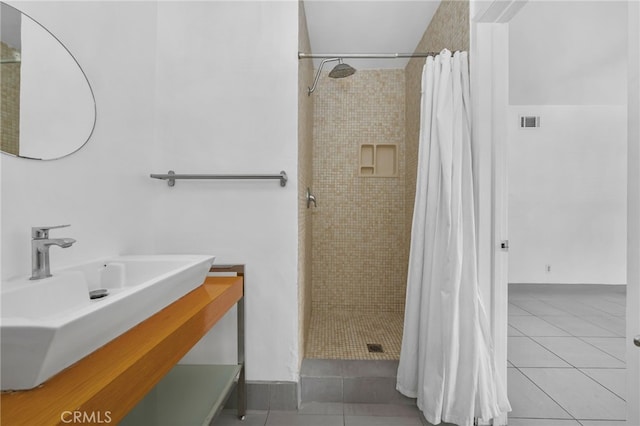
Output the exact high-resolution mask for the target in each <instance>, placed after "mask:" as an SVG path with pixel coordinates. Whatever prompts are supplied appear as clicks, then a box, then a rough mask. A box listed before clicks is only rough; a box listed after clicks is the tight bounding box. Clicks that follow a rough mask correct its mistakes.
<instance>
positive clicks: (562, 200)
mask: <svg viewBox="0 0 640 426" xmlns="http://www.w3.org/2000/svg"><path fill="white" fill-rule="evenodd" d="M626 12H627V9H626V4H625V3H623V2H613V3H611V2H529V3H527V5H526V6H525V7H524V8H523V9H522V10H521V11H520V13H519V14H518V15H517V16H516V17H515V18H514V19H513V20H512V21H511V22H510V24H509V52H510V53H509V72H510V85H509V86H510V96H509V97H510V103H511V107H510V108H509V116H508V119H509V170H510V172H509V240H510V252H509V282H512V283H596V284H625V283H626V142H627V135H626V117H627V114H626V92H627V86H626V57H627V55H626V39H627V25H626V22H627V16H626ZM521 115H534V116H540V117H541V127H540V128H537V129H521V128H520V127H519V116H521ZM547 265H550V267H551V271H547Z"/></svg>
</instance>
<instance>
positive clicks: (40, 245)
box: [30, 225, 76, 280]
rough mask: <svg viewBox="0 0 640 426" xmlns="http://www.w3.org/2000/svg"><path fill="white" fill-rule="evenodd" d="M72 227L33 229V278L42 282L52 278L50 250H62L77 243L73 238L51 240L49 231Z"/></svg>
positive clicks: (38, 227) (40, 227)
mask: <svg viewBox="0 0 640 426" xmlns="http://www.w3.org/2000/svg"><path fill="white" fill-rule="evenodd" d="M67 226H70V225H58V226H37V227H33V228H31V238H32V240H31V278H30V279H32V280H41V279H42V278H47V277H50V276H51V269H50V265H49V248H50V247H51V246H59V247H62V248H67V247H71V245H72V244H73V243H75V242H76V240H74V239H73V238H54V239H49V230H50V229H55V228H65V227H67Z"/></svg>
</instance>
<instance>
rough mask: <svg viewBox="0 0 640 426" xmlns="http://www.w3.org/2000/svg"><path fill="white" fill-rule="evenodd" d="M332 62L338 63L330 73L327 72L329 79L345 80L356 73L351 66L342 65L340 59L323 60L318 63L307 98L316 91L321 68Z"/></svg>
mask: <svg viewBox="0 0 640 426" xmlns="http://www.w3.org/2000/svg"><path fill="white" fill-rule="evenodd" d="M332 61H338V62H339V63H338V65H336V66H335V67H334V68H333V69H332V70H331V72H329V77H331V78H345V77H349V76H350V75H353V74H354V73H355V72H356V69H355V68H353V67H352V66H350V65H347V64H344V63H342V58H331V59H325V60H323V61H322V62H320V67H319V68H318V71H317V72H316V77H315V79H314V80H313V86H311V87H309V92H308V93H307V94H308V95H309V96H311V94H312V93H313V91H314V90H316V85H317V84H318V79H319V78H320V72H321V71H322V67H323V66H324V64H325V63H327V62H332Z"/></svg>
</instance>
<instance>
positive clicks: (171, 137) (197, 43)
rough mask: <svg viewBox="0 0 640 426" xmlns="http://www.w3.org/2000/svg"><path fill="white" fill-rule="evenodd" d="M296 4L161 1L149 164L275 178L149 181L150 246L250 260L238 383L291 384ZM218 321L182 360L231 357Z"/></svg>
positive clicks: (231, 332)
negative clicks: (285, 178) (282, 181)
mask: <svg viewBox="0 0 640 426" xmlns="http://www.w3.org/2000/svg"><path fill="white" fill-rule="evenodd" d="M297 47H298V5H297V2H259V1H256V2H160V3H159V4H158V59H157V85H156V93H157V98H156V106H157V107H156V115H157V122H156V140H157V146H156V150H155V159H154V170H155V171H156V172H158V173H160V172H166V171H167V170H169V169H173V170H175V171H176V172H178V173H180V172H182V173H214V174H215V173H222V174H227V173H228V174H233V173H279V172H280V170H285V171H286V172H287V174H288V175H289V183H288V185H287V186H286V187H285V188H282V187H280V185H279V184H278V183H277V181H193V182H185V181H178V182H177V184H176V186H175V187H174V188H168V187H167V186H166V184H164V183H163V182H156V185H157V190H156V191H155V194H154V213H153V219H154V229H155V234H156V238H155V244H156V249H157V251H158V252H160V253H162V252H172V253H193V252H195V253H210V254H213V255H216V256H217V259H216V263H218V264H224V263H243V264H246V265H247V276H246V277H247V281H246V315H247V316H246V318H247V342H248V344H247V379H248V380H252V381H255V380H282V381H297V379H298V356H299V355H298V291H297V262H298V257H297V245H298V237H297V230H298V225H297V184H296V182H297V161H298V159H297V108H298V104H297V99H298V98H297V96H298V94H297V81H298V74H297V73H298V60H297V55H296V52H297ZM234 324H235V321H233V318H232V317H228V318H225V321H224V322H223V324H219V325H218V326H216V328H215V329H214V330H213V332H212V333H211V334H210V335H209V336H208V337H205V340H204V341H203V342H201V343H200V344H199V345H198V347H197V348H196V349H195V350H194V351H192V352H191V353H190V354H189V355H188V356H187V358H186V359H185V362H187V361H188V362H200V363H208V362H213V361H219V360H228V358H230V357H232V356H233V354H234V353H235V350H234V345H235V325H234Z"/></svg>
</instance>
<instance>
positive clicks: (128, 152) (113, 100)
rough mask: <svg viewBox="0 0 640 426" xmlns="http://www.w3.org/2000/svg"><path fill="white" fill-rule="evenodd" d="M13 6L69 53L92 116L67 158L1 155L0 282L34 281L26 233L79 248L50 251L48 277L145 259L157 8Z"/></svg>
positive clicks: (85, 4) (150, 5)
mask: <svg viewBox="0 0 640 426" xmlns="http://www.w3.org/2000/svg"><path fill="white" fill-rule="evenodd" d="M11 5H13V6H15V7H17V8H19V9H22V10H24V11H25V12H26V13H28V14H29V15H31V16H32V17H33V18H35V19H36V20H38V21H39V22H40V23H42V24H43V25H44V26H45V27H46V28H48V29H49V30H50V31H51V32H52V33H53V34H55V35H56V36H57V37H58V38H59V39H60V40H61V41H62V42H63V43H64V44H65V45H66V46H67V48H68V49H69V50H70V51H71V52H72V53H73V54H74V56H75V57H76V59H77V60H78V62H79V63H80V64H81V65H82V67H83V69H84V71H85V73H86V74H87V77H88V79H89V81H90V82H91V84H92V87H93V90H94V92H95V97H96V102H97V106H98V111H97V123H96V129H95V133H94V134H93V137H92V139H91V141H90V142H89V143H88V144H87V145H86V146H85V147H84V148H83V149H82V150H80V151H79V152H77V153H76V154H74V155H72V156H70V157H68V158H64V159H61V160H56V161H47V162H41V161H33V160H24V159H17V158H13V157H9V156H6V155H2V156H1V159H0V164H1V169H2V170H1V173H2V198H1V200H2V206H1V212H2V238H1V239H2V278H3V279H5V278H9V277H16V276H28V275H30V273H31V246H30V240H31V227H32V226H42V225H59V224H71V227H70V228H66V229H61V230H54V231H52V232H51V236H62V237H72V238H75V239H76V240H77V243H76V244H75V245H74V246H73V247H70V248H67V249H60V248H58V247H53V248H52V249H51V262H52V267H53V270H55V268H60V267H63V266H68V265H72V264H75V263H78V262H81V261H84V260H89V259H95V258H98V257H103V256H108V255H113V254H118V253H122V254H126V253H131V252H137V253H140V252H149V251H150V250H151V249H152V244H151V239H150V235H151V226H150V221H149V212H150V197H149V192H150V190H151V189H153V182H151V181H150V179H149V178H148V177H147V176H148V173H149V170H150V169H151V159H150V158H149V155H148V154H149V152H150V151H151V150H152V142H153V135H152V130H153V102H154V89H155V87H154V83H153V80H154V74H155V49H154V46H155V38H156V27H155V22H156V19H155V9H156V5H155V4H153V3H148V2H125V3H112V2H29V1H25V2H15V1H14V2H11ZM114 22H117V23H118V24H117V25H114ZM43 71H45V70H43ZM41 119H42V120H48V119H50V118H49V117H42V118H41ZM52 142H53V143H55V142H56V141H52Z"/></svg>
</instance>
